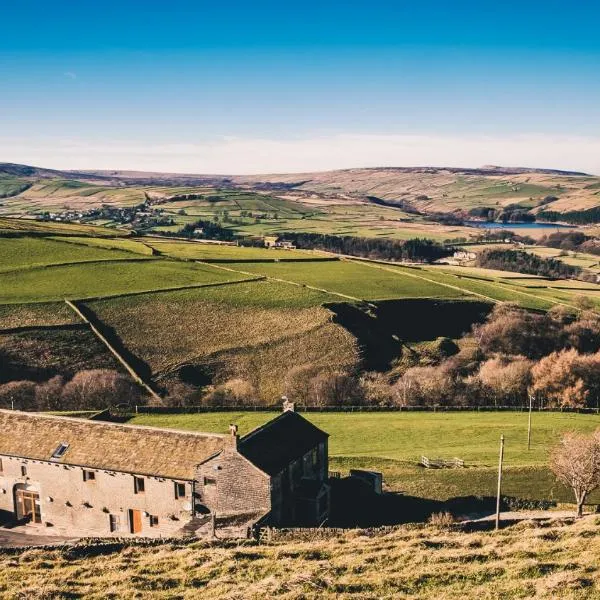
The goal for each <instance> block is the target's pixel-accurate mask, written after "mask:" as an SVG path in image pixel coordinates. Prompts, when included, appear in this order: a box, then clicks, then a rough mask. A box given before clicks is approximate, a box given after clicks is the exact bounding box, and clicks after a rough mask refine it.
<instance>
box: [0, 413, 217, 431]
mask: <svg viewBox="0 0 600 600" xmlns="http://www.w3.org/2000/svg"><path fill="white" fill-rule="evenodd" d="M1 414H7V415H16V416H20V417H26V418H40V419H48V420H56V421H66V422H69V423H72V422H76V423H86V424H88V425H92V426H94V425H97V426H102V425H103V426H105V427H114V428H115V429H118V428H123V429H134V430H145V431H157V432H163V433H177V434H180V435H189V436H194V437H214V438H225V437H227V434H225V433H212V432H207V431H191V430H187V429H172V428H169V427H152V426H150V425H131V424H128V423H113V422H111V421H93V420H91V419H84V418H82V417H67V416H63V415H51V414H47V413H41V412H28V411H23V410H10V409H7V408H0V415H1Z"/></svg>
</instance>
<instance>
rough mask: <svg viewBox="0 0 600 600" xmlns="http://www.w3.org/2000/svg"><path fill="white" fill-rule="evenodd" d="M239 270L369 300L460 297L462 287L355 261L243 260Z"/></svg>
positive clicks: (238, 265) (238, 267)
mask: <svg viewBox="0 0 600 600" xmlns="http://www.w3.org/2000/svg"><path fill="white" fill-rule="evenodd" d="M230 266H231V267H232V268H236V269H239V270H243V271H247V272H251V273H257V274H261V275H268V276H269V277H274V278H279V279H285V280H288V281H294V282H296V283H301V284H306V285H311V286H314V287H318V288H323V289H327V290H329V291H332V292H337V293H339V294H345V295H348V296H352V297H355V298H361V299H365V300H382V299H387V298H419V297H432V298H457V297H461V296H463V295H464V294H463V292H461V291H460V290H453V289H450V288H448V287H444V286H440V285H437V284H436V283H434V282H428V281H424V280H423V279H417V278H415V277H411V276H410V275H411V271H409V270H406V271H405V272H402V271H400V270H399V271H398V273H390V272H387V271H383V270H378V269H373V268H371V267H369V266H367V265H364V264H360V263H358V262H351V261H338V262H326V263H300V264H292V263H275V264H264V263H254V264H246V263H239V264H237V265H230Z"/></svg>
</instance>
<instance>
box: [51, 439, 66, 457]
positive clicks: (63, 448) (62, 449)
mask: <svg viewBox="0 0 600 600" xmlns="http://www.w3.org/2000/svg"><path fill="white" fill-rule="evenodd" d="M68 449H69V444H67V442H61V443H60V444H59V445H58V448H57V449H56V450H55V451H54V453H53V454H52V458H62V457H63V456H64V454H65V452H66V451H67V450H68Z"/></svg>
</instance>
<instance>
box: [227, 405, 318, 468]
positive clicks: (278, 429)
mask: <svg viewBox="0 0 600 600" xmlns="http://www.w3.org/2000/svg"><path fill="white" fill-rule="evenodd" d="M328 437H329V434H327V433H325V432H324V431H321V430H320V429H319V428H318V427H316V426H315V425H313V424H312V423H311V422H310V421H308V420H307V419H305V418H304V417H302V416H301V415H299V414H298V413H296V412H294V411H286V412H283V413H281V414H280V415H279V416H278V417H276V418H275V419H273V420H272V421H269V422H268V423H266V424H265V425H263V426H262V427H259V428H258V429H255V430H254V431H251V432H250V433H249V434H247V435H246V436H244V437H243V438H241V439H240V442H239V444H238V452H239V453H240V454H242V455H243V456H245V457H246V458H247V459H248V460H249V461H250V462H252V463H253V464H254V465H256V466H257V467H258V468H259V469H260V470H261V471H264V472H265V473H267V474H268V475H276V474H277V473H280V472H281V471H282V470H283V469H284V468H286V467H287V466H288V465H289V464H290V463H291V462H293V461H294V460H296V459H298V458H301V457H302V456H304V455H305V454H306V453H307V452H309V451H310V450H312V449H313V448H314V447H315V446H317V445H318V444H319V443H321V442H323V441H325V440H326V439H327V438H328Z"/></svg>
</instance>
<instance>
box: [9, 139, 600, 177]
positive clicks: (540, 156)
mask: <svg viewBox="0 0 600 600" xmlns="http://www.w3.org/2000/svg"><path fill="white" fill-rule="evenodd" d="M0 160H4V161H7V162H20V163H25V164H34V165H38V166H46V167H51V168H59V169H60V168H62V169H131V170H146V171H169V172H179V173H222V174H260V173H275V172H280V173H288V172H297V173H300V172H303V171H304V172H306V171H324V170H329V169H343V168H351V167H386V166H387V167H389V166H440V167H444V166H447V167H449V166H454V167H479V166H482V165H486V164H494V165H503V166H522V167H545V168H554V169H566V170H577V171H585V172H588V173H597V174H600V138H596V137H575V136H551V135H519V136H504V137H503V136H434V135H391V134H390V135H366V134H345V135H328V136H311V137H305V138H299V139H267V138H264V139H253V138H241V137H228V138H221V139H218V140H211V141H203V142H194V143H186V142H182V143H156V144H152V143H141V142H138V141H122V140H103V141H100V142H92V141H82V140H73V139H48V138H46V139H31V138H30V139H23V138H21V139H8V138H0Z"/></svg>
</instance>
